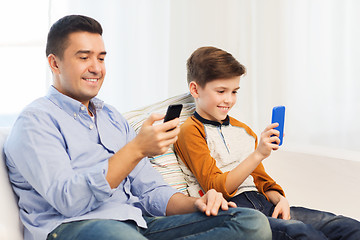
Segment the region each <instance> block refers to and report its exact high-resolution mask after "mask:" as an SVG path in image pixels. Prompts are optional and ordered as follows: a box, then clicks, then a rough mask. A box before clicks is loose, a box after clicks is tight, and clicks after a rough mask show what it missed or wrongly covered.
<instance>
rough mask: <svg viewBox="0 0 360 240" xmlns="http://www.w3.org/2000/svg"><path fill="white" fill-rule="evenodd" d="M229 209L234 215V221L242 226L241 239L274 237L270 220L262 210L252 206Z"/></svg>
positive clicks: (258, 239) (261, 239)
mask: <svg viewBox="0 0 360 240" xmlns="http://www.w3.org/2000/svg"><path fill="white" fill-rule="evenodd" d="M229 211H230V212H231V214H233V216H234V217H233V218H232V221H234V222H235V223H236V225H237V227H238V228H240V231H239V232H240V233H241V234H242V238H240V239H257V240H263V239H272V232H271V229H270V224H269V221H268V219H267V217H266V216H265V215H264V214H262V213H261V212H260V211H257V210H254V209H250V208H233V209H229Z"/></svg>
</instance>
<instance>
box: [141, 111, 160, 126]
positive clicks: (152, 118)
mask: <svg viewBox="0 0 360 240" xmlns="http://www.w3.org/2000/svg"><path fill="white" fill-rule="evenodd" d="M164 117H165V115H164V114H158V113H152V114H151V115H150V116H149V117H148V118H147V119H146V120H145V121H144V123H143V126H151V125H153V124H154V122H156V121H159V120H161V119H163V118H164Z"/></svg>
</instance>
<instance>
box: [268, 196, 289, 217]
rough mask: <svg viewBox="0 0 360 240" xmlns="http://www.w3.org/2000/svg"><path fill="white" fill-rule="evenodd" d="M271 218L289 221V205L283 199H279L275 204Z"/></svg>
mask: <svg viewBox="0 0 360 240" xmlns="http://www.w3.org/2000/svg"><path fill="white" fill-rule="evenodd" d="M272 217H273V218H281V219H284V220H290V205H289V202H288V200H287V199H286V198H285V197H283V196H281V197H280V201H279V202H278V203H277V204H276V206H275V209H274V212H273V214H272Z"/></svg>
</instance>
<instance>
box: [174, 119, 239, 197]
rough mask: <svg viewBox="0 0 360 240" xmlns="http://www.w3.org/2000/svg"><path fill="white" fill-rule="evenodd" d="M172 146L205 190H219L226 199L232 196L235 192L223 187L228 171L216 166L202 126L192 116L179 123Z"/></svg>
mask: <svg viewBox="0 0 360 240" xmlns="http://www.w3.org/2000/svg"><path fill="white" fill-rule="evenodd" d="M174 147H175V151H176V153H177V155H178V156H179V157H180V158H181V160H182V161H183V162H184V163H185V165H186V166H187V167H188V168H189V169H190V171H191V172H192V173H193V174H194V176H195V177H196V179H197V181H198V182H199V184H200V186H201V187H202V188H203V189H204V190H205V191H208V190H209V189H215V190H216V191H218V192H221V193H222V194H223V196H224V197H225V198H226V199H229V198H231V197H233V195H234V194H235V192H234V193H228V192H227V191H226V188H225V181H226V177H227V174H228V172H226V173H223V172H222V171H221V170H220V169H219V168H218V167H217V166H216V161H215V159H214V158H212V157H211V155H210V150H209V148H208V145H207V143H206V140H205V131H204V127H203V125H202V124H201V123H200V122H199V121H197V120H196V119H194V117H191V118H189V119H187V120H186V121H185V122H184V123H183V124H182V125H181V130H180V133H179V135H178V140H177V142H176V143H175V144H174Z"/></svg>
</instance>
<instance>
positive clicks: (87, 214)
mask: <svg viewBox="0 0 360 240" xmlns="http://www.w3.org/2000/svg"><path fill="white" fill-rule="evenodd" d="M46 56H47V59H48V63H49V66H50V69H51V71H52V74H53V86H51V87H50V89H49V92H48V94H47V96H45V97H42V98H39V99H37V100H35V101H34V102H33V103H31V104H29V105H28V106H27V107H26V108H25V109H24V110H23V112H22V113H21V114H20V116H19V117H18V119H17V120H16V122H15V124H14V127H13V129H12V131H11V133H10V135H9V137H8V139H7V142H6V144H5V148H4V149H5V154H6V164H7V167H8V169H9V178H10V181H11V183H12V186H13V189H14V191H15V193H16V195H17V196H18V204H19V208H20V218H21V220H22V222H23V224H24V239H25V240H45V239H48V240H51V239H56V240H62V239H66V240H72V239H76V240H83V239H86V240H98V239H106V240H118V239H121V240H133V239H174V238H175V237H176V238H185V237H186V238H187V239H198V238H201V239H218V237H219V236H222V235H224V234H226V235H229V236H230V238H231V239H239V238H240V237H242V238H243V239H270V238H271V231H270V227H269V224H268V222H267V220H266V218H265V217H264V216H262V214H259V213H258V212H256V211H254V210H251V211H248V210H247V209H244V208H243V209H240V208H230V209H229V207H234V206H235V205H234V203H228V202H227V201H225V199H223V198H222V196H221V194H219V193H216V192H215V191H214V190H211V191H209V192H208V193H206V194H205V196H204V197H202V198H192V197H187V196H185V195H184V194H181V193H179V192H177V191H176V190H175V189H173V188H171V187H170V186H168V185H167V184H166V183H165V182H164V181H163V180H162V177H161V175H160V174H159V173H158V172H157V171H156V170H155V169H153V168H152V166H151V164H150V163H149V160H148V159H147V157H146V156H150V155H158V154H162V153H164V151H166V150H167V149H168V147H169V145H170V144H172V143H174V142H175V141H176V139H177V134H178V132H179V128H178V127H177V125H178V123H179V119H175V120H172V121H169V122H167V123H164V124H160V125H156V126H154V125H153V123H154V122H155V121H157V120H161V119H162V118H163V116H160V115H151V116H150V117H149V118H148V119H147V120H146V121H145V122H144V124H143V125H142V128H141V130H140V132H139V134H138V135H135V132H134V130H133V129H131V127H130V126H129V124H128V123H127V122H126V120H125V119H124V118H123V117H122V116H121V114H120V113H119V112H118V111H116V109H114V108H113V107H112V106H110V105H107V104H104V102H102V101H101V100H99V99H97V98H96V97H95V96H96V95H97V94H98V92H99V91H100V88H101V86H102V83H103V81H104V78H105V73H106V70H105V62H104V61H105V56H106V51H105V46H104V41H103V39H102V27H101V25H100V24H99V23H98V22H97V21H96V20H94V19H92V18H89V17H86V16H81V15H70V16H65V17H63V18H61V19H60V20H58V21H57V22H56V23H54V25H53V26H52V27H51V29H50V31H49V34H48V41H47V48H46ZM169 129H174V130H172V131H167V130H169ZM220 208H221V209H222V210H224V211H220V212H218V210H219V209H220ZM226 210H227V211H226ZM165 215H166V216H165ZM170 215H171V216H170ZM210 215H212V216H210ZM245 220H246V221H245Z"/></svg>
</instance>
